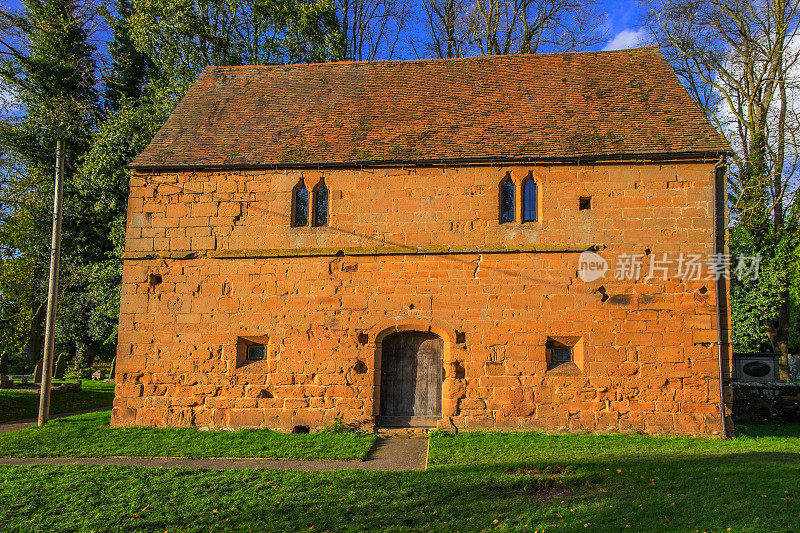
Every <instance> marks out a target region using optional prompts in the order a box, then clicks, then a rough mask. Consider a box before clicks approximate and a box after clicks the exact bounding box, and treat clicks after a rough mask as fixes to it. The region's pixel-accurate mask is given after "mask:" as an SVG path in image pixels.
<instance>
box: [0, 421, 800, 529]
mask: <svg viewBox="0 0 800 533" xmlns="http://www.w3.org/2000/svg"><path fill="white" fill-rule="evenodd" d="M739 430H740V432H741V430H742V428H741V427H740V428H739ZM796 430H797V428H796V427H792V426H747V427H746V428H745V431H744V432H745V433H746V434H747V436H743V437H741V438H738V439H736V440H732V441H725V442H723V441H715V440H710V439H691V438H662V437H644V436H635V435H631V436H622V435H605V436H592V435H545V434H541V433H474V434H469V433H467V434H461V435H458V436H441V435H439V436H436V437H435V438H432V439H431V457H432V459H433V461H434V462H435V463H436V465H435V466H432V467H431V468H430V469H429V470H428V471H425V472H400V473H396V472H359V471H341V472H322V473H312V472H287V471H264V470H245V471H222V472H220V471H203V470H181V469H137V468H117V467H78V466H69V467H50V466H40V467H0V502H4V503H3V505H0V524H3V529H4V530H7V531H42V530H58V531H131V532H133V531H261V530H267V531H287V530H292V531H294V530H306V531H308V530H311V531H328V530H330V531H348V530H355V531H374V530H376V529H378V528H383V529H386V530H388V531H420V530H424V531H448V532H449V531H475V530H489V529H491V530H495V529H496V530H501V531H518V530H530V531H535V530H539V531H602V532H606V531H611V532H615V531H681V532H682V531H737V532H738V531H754V532H770V531H797V530H798V529H800V502H798V499H799V498H800V494H798V493H797V487H798V483H800V444H799V443H798V441H800V439H798V438H797V437H794V436H783V435H796V434H797V431H796ZM767 435H779V436H767ZM286 437H287V438H292V439H294V438H297V437H305V435H302V436H298V435H286ZM176 495H179V496H176Z"/></svg>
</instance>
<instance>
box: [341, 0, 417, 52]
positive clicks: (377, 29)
mask: <svg viewBox="0 0 800 533" xmlns="http://www.w3.org/2000/svg"><path fill="white" fill-rule="evenodd" d="M336 10H337V13H338V16H339V23H340V24H341V29H342V32H343V33H344V35H345V38H346V39H347V59H349V60H351V61H374V60H375V59H392V58H393V57H394V56H395V54H396V52H397V48H398V44H399V43H400V40H401V36H402V35H403V33H404V31H405V30H406V28H407V26H408V23H409V21H410V19H411V4H410V2H409V0H336Z"/></svg>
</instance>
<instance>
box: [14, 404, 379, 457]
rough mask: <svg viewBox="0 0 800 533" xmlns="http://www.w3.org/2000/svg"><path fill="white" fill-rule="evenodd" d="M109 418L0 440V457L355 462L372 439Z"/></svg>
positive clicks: (71, 421)
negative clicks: (147, 424) (129, 423)
mask: <svg viewBox="0 0 800 533" xmlns="http://www.w3.org/2000/svg"><path fill="white" fill-rule="evenodd" d="M110 418H111V413H109V412H107V411H103V412H100V413H89V414H85V415H78V416H72V417H69V418H60V419H56V420H52V421H50V422H49V423H48V424H47V425H45V426H44V427H41V428H39V427H31V428H28V429H24V430H20V431H12V432H9V433H6V434H3V435H0V456H14V457H107V456H139V457H192V458H198V457H269V458H274V459H361V458H363V457H364V455H366V453H367V451H369V448H370V446H372V443H373V441H374V440H375V436H374V435H372V434H363V433H362V434H356V433H315V434H307V435H290V434H285V433H278V432H276V431H269V430H264V429H243V430H239V431H198V430H197V429H194V428H169V429H155V428H143V427H132V428H113V427H111V426H110V425H109V421H110Z"/></svg>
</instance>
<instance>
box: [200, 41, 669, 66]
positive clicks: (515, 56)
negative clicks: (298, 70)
mask: <svg viewBox="0 0 800 533" xmlns="http://www.w3.org/2000/svg"><path fill="white" fill-rule="evenodd" d="M653 50H660V48H659V47H658V46H657V45H649V46H639V47H636V48H623V49H621V50H595V51H581V52H547V53H542V54H498V55H480V56H469V57H431V58H418V59H377V60H372V61H324V62H317V63H277V64H267V65H261V64H257V65H208V66H207V67H205V70H234V69H236V70H238V69H254V70H255V69H278V68H291V67H316V66H331V67H333V66H347V65H376V64H393V65H397V64H401V63H423V62H430V63H439V62H448V61H451V62H454V63H456V62H467V61H507V60H511V59H526V58H531V57H553V56H581V55H621V54H626V53H627V54H629V53H631V52H642V51H653ZM659 55H661V54H659Z"/></svg>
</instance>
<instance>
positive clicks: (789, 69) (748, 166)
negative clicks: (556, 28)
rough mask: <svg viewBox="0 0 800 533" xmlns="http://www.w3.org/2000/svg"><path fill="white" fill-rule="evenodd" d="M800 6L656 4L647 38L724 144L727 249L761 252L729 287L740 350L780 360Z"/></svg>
mask: <svg viewBox="0 0 800 533" xmlns="http://www.w3.org/2000/svg"><path fill="white" fill-rule="evenodd" d="M799 8H800V3H799V2H797V1H787V0H700V1H697V0H660V1H658V2H657V3H656V4H655V5H654V7H653V9H652V11H651V13H650V29H651V32H652V35H653V37H654V38H655V39H656V41H657V42H658V43H659V45H660V46H661V48H662V50H664V52H665V54H666V56H667V58H668V59H669V60H670V61H671V63H672V65H673V67H674V68H675V69H676V72H677V73H678V75H679V76H680V77H681V78H682V80H683V82H684V85H685V86H686V87H687V88H688V90H689V92H690V93H691V94H692V96H693V97H694V99H695V101H696V102H697V103H698V105H700V106H701V107H702V108H703V109H704V110H705V112H706V114H707V115H708V116H709V118H710V119H711V120H712V121H713V122H714V123H715V124H716V126H717V129H718V130H719V131H720V133H722V134H723V135H725V137H726V138H727V139H728V141H729V143H730V145H731V148H732V149H733V154H732V157H731V161H730V162H729V163H730V166H729V173H728V176H729V191H728V192H729V201H730V207H731V214H732V231H731V235H730V236H731V241H730V246H731V251H732V252H734V254H735V253H739V252H742V253H746V255H755V254H759V255H761V257H762V265H763V268H762V272H761V277H760V278H759V279H758V280H755V281H751V280H738V279H736V278H734V279H733V280H732V310H733V323H734V331H733V341H734V346H735V347H736V348H738V349H748V350H757V349H759V348H761V349H763V348H764V344H765V343H764V340H765V339H768V341H769V346H770V347H771V349H772V350H773V351H774V352H776V353H780V354H782V365H781V374H782V376H783V377H786V376H787V375H788V366H787V361H788V358H787V354H788V351H789V346H790V344H791V343H792V342H796V341H793V340H792V339H793V336H796V335H797V332H796V331H795V332H792V321H791V317H792V313H793V311H792V305H793V304H792V301H793V300H792V296H791V295H792V291H793V286H794V285H793V284H796V283H797V278H796V277H795V278H793V277H792V276H791V275H790V274H791V272H792V271H793V269H794V268H795V263H793V262H792V261H796V260H797V246H798V237H797V231H798V215H800V205H799V204H798V201H799V199H798V188H799V187H800V179H799V178H800V176H799V175H798V168H797V163H798V158H799V157H800V144H799V143H800V137H798V133H800V107H798V106H797V104H795V102H796V101H797V102H800V98H798V97H800V41H798V37H797V35H798V33H800V32H799V30H800V12H799V11H798V9H799Z"/></svg>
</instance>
